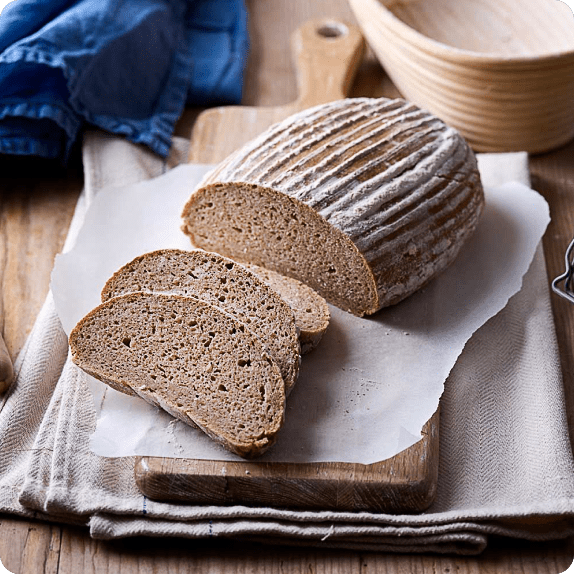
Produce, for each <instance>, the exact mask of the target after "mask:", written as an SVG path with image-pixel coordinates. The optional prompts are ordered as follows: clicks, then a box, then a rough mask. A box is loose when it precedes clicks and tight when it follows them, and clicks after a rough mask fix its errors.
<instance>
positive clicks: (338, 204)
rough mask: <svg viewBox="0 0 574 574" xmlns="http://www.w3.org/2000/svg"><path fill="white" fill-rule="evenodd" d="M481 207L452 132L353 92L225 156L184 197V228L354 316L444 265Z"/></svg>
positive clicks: (464, 153)
mask: <svg viewBox="0 0 574 574" xmlns="http://www.w3.org/2000/svg"><path fill="white" fill-rule="evenodd" d="M483 206H484V193H483V189H482V185H481V181H480V176H479V173H478V168H477V163H476V158H475V156H474V154H473V152H472V150H471V149H470V147H469V146H468V144H467V143H466V142H465V141H464V139H463V138H462V137H461V136H460V135H459V134H458V132H457V131H456V130H454V129H453V128H450V127H449V126H447V125H446V124H444V122H442V121H441V120H439V119H438V118H436V117H435V116H433V115H432V114H430V113H428V112H426V111H423V110H421V109H419V108H418V107H416V106H415V105H413V104H411V103H408V102H406V101H404V100H401V99H397V100H389V99H385V98H380V99H370V98H356V99H347V100H340V101H337V102H332V103H329V104H323V105H321V106H316V107H314V108H311V109H309V110H306V111H304V112H300V113H298V114H295V115H294V116H291V117H290V118H288V119H287V120H284V121H283V122H280V123H278V124H276V125H274V126H272V127H271V128H269V129H268V130H267V131H266V132H264V133H263V134H261V135H260V136H259V137H257V138H255V139H254V140H252V141H251V142H249V143H248V144H246V145H245V146H243V147H242V148H241V149H239V150H238V151H237V152H235V153H234V154H232V155H231V156H229V157H228V158H227V159H226V160H224V161H223V162H222V163H220V164H219V165H218V166H217V167H216V168H215V169H214V170H213V171H212V172H210V173H209V174H208V175H207V176H206V177H205V179H204V181H203V182H202V183H201V184H200V186H199V188H198V189H197V190H196V191H195V192H194V193H193V195H192V196H191V197H190V199H189V201H188V202H187V203H186V205H185V207H184V209H183V212H182V218H183V225H182V230H183V231H184V233H186V234H187V235H188V236H189V237H190V239H191V242H192V244H193V245H195V246H197V247H201V248H203V249H207V250H212V251H217V252H219V253H222V254H224V255H226V256H228V257H231V258H233V259H237V260H239V261H242V262H250V263H254V264H257V265H261V266H263V267H266V268H270V269H273V270H274V271H277V272H279V273H282V274H285V275H288V276H291V277H295V278H297V279H299V280H301V281H303V282H304V283H307V284H308V285H310V286H311V287H312V288H313V289H315V290H316V291H317V292H318V293H319V294H320V295H322V296H323V297H325V298H326V299H327V300H328V301H330V302H331V303H333V304H335V305H337V306H339V307H341V308H342V309H345V310H347V311H351V312H352V313H354V314H356V315H359V316H362V315H365V314H371V313H374V312H376V311H377V310H378V309H380V308H381V307H384V306H387V305H392V304H394V303H397V302H399V301H400V300H402V299H404V298H405V297H407V296H408V295H410V294H411V293H413V292H414V291H416V290H417V289H419V288H420V287H421V286H422V285H424V284H426V283H427V282H428V281H429V280H431V279H432V278H433V277H434V276H435V275H436V274H437V273H439V272H440V271H441V270H443V269H444V268H446V267H447V266H448V265H450V263H452V261H453V260H454V259H455V258H456V256H457V254H458V252H459V250H460V248H461V246H462V245H463V244H464V243H465V241H466V240H467V239H468V238H469V237H470V236H471V234H472V233H473V232H474V229H475V228H476V225H477V223H478V220H479V218H480V215H481V213H482V210H483Z"/></svg>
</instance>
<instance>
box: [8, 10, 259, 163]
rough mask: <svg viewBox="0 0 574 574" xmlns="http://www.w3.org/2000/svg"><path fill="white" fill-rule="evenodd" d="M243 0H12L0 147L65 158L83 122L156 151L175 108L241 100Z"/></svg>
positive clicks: (166, 140) (163, 147) (165, 144)
mask: <svg viewBox="0 0 574 574" xmlns="http://www.w3.org/2000/svg"><path fill="white" fill-rule="evenodd" d="M247 50H248V31H247V12H246V8H245V5H244V1H243V0H15V1H13V2H12V3H10V4H8V5H7V6H6V7H5V8H4V10H3V11H2V13H1V14H0V153H9V154H28V155H38V156H43V157H47V158H57V157H59V158H61V159H62V160H63V161H65V160H66V158H67V157H68V154H69V152H70V148H71V147H72V145H73V143H74V141H75V140H76V139H77V137H78V135H79V133H80V131H81V128H82V126H83V125H84V124H85V122H89V123H90V124H93V125H95V126H98V127H100V128H103V129H105V130H108V131H110V132H113V133H116V134H121V135H124V136H125V137H126V138H127V139H129V140H131V141H133V142H136V143H141V144H145V145H147V146H149V147H150V148H151V149H152V150H154V151H155V152H156V153H158V154H159V155H161V156H166V155H167V153H168V151H169V148H170V144H171V137H172V133H173V129H174V126H175V123H176V121H177V119H178V118H179V117H180V115H181V113H182V111H183V108H184V106H185V105H186V104H187V105H194V106H211V105H220V104H236V103H239V102H240V100H241V92H242V84H243V82H242V80H243V70H244V66H245V61H246V59H247Z"/></svg>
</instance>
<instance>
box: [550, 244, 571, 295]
mask: <svg viewBox="0 0 574 574" xmlns="http://www.w3.org/2000/svg"><path fill="white" fill-rule="evenodd" d="M573 251H574V239H573V240H572V241H571V242H570V245H569V246H568V249H567V250H566V256H565V258H564V261H565V265H566V271H565V272H564V273H563V274H562V275H559V276H558V277H556V279H554V281H552V291H554V293H556V294H557V295H560V297H563V298H564V299H567V300H568V301H570V303H574V289H573V284H572V282H573V281H574V261H573V260H572V252H573ZM562 282H564V286H563V287H562V288H561V287H559V284H560V283H562Z"/></svg>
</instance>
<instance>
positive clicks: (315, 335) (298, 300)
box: [243, 263, 331, 355]
mask: <svg viewBox="0 0 574 574" xmlns="http://www.w3.org/2000/svg"><path fill="white" fill-rule="evenodd" d="M243 265H244V267H245V268H246V269H247V270H248V271H251V272H252V273H253V274H255V275H257V277H259V279H261V280H262V281H263V282H264V283H266V284H267V285H269V287H271V289H273V290H274V291H276V292H277V293H278V294H279V295H280V296H281V298H282V299H283V300H284V301H285V302H286V303H287V305H289V307H291V309H293V313H294V314H295V323H296V324H297V327H298V328H299V343H300V345H301V354H302V355H305V354H307V353H309V352H311V351H312V350H313V349H315V348H316V347H317V345H318V344H319V343H320V341H321V339H322V338H323V335H324V334H325V332H326V331H327V327H329V321H330V319H331V314H330V312H329V306H328V305H327V301H325V299H323V297H321V295H319V293H317V292H316V291H314V290H313V289H311V287H309V286H308V285H305V283H301V281H297V279H293V278H291V277H286V276H285V275H281V274H279V273H277V272H276V271H271V270H270V269H265V268H263V267H259V265H253V264H251V263H244V264H243Z"/></svg>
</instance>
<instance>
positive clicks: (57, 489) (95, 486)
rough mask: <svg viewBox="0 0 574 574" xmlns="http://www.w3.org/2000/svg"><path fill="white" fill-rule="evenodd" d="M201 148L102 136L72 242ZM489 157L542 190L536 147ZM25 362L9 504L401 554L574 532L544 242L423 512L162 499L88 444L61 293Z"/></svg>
mask: <svg viewBox="0 0 574 574" xmlns="http://www.w3.org/2000/svg"><path fill="white" fill-rule="evenodd" d="M186 146H187V142H186V141H183V140H180V139H176V140H175V141H174V146H173V148H172V152H171V154H170V156H169V157H168V158H167V159H166V160H161V159H160V158H158V157H157V156H155V155H154V154H152V153H151V152H149V150H147V149H145V148H143V147H141V146H135V145H133V144H130V143H128V142H126V141H124V140H122V139H120V138H117V137H114V136H110V135H107V134H104V133H101V132H91V133H88V134H87V136H86V139H85V142H84V148H83V149H84V168H85V190H84V192H83V194H82V196H81V197H80V200H79V203H78V208H77V210H76V215H75V217H74V220H73V222H72V227H71V230H70V234H69V238H68V243H67V245H68V246H69V245H70V244H71V242H72V240H73V237H74V233H75V232H76V230H77V229H78V226H79V225H80V222H81V218H82V214H83V212H84V210H85V208H86V206H87V205H89V203H90V201H91V200H92V199H93V197H94V195H95V194H96V193H97V192H98V190H100V189H101V188H103V187H106V186H109V185H117V186H121V185H125V184H129V183H134V182H136V181H140V180H142V179H145V178H150V177H153V176H156V175H159V174H161V173H164V172H165V171H166V170H167V169H170V168H171V167H174V166H175V165H177V164H178V163H179V162H181V161H185V158H186V157H187V149H186ZM479 161H480V166H481V173H482V175H483V180H484V181H485V183H486V184H487V185H495V184H497V183H503V182H504V181H505V180H518V181H522V182H523V183H528V170H527V156H526V154H504V155H501V156H497V155H482V156H480V158H479ZM118 191H119V190H118ZM477 272H479V270H477ZM16 370H17V372H18V379H17V381H16V384H14V385H13V386H12V388H11V390H10V391H9V395H8V396H6V397H4V399H3V401H2V402H0V511H1V512H9V513H13V514H20V515H23V516H28V517H36V518H42V519H46V520H55V521H60V522H67V523H74V524H85V525H86V526H87V527H88V528H89V531H90V534H91V536H93V537H95V538H104V539H107V538H118V537H127V536H134V535H149V536H182V537H190V538H201V537H235V538H243V539H248V540H252V541H261V542H266V543H269V542H271V543H281V544H293V545H315V546H319V547H324V548H348V549H359V550H380V551H400V552H441V553H458V554H476V553H479V552H481V551H482V550H483V549H484V548H485V547H486V545H487V543H488V538H489V536H490V535H493V534H496V535H503V536H510V537H516V538H525V539H529V540H548V539H555V538H560V537H565V536H570V535H574V515H573V512H574V463H573V458H572V452H571V448H570V442H569V437H568V431H567V422H566V413H565V403H564V396H563V388H562V379H561V373H560V364H559V357H558V354H557V345H556V339H555V333H554V325H553V321H552V313H551V306H550V295H549V289H548V285H547V279H546V272H545V263H544V257H543V252H542V250H541V248H539V249H538V252H537V254H536V257H535V259H534V261H533V262H532V265H531V268H530V270H529V271H528V273H527V274H526V276H525V278H524V284H523V288H522V290H521V291H520V292H519V293H518V294H516V295H515V296H514V297H513V298H512V299H511V300H510V301H509V303H508V305H507V306H506V307H505V309H504V310H503V311H501V312H500V313H499V314H498V315H496V316H495V317H493V318H492V319H491V320H490V321H488V323H486V324H485V325H484V326H483V327H482V328H481V329H479V330H478V331H477V332H476V333H475V334H474V335H473V336H472V338H471V339H470V340H469V341H468V343H467V345H466V347H465V349H464V351H463V353H462V354H461V356H460V357H459V360H458V361H457V363H456V365H455V367H454V369H453V370H452V372H451V374H450V376H449V378H448V380H447V381H446V384H445V391H444V395H443V397H442V399H441V416H440V461H439V482H438V490H437V496H436V500H435V502H434V503H433V505H432V506H431V508H429V509H428V511H426V512H425V513H422V514H417V515H389V514H377V513H368V512H360V513H353V512H332V511H290V510H282V509H275V508H248V507H244V506H231V507H216V506H193V505H179V504H167V503H161V502H155V501H152V500H148V499H147V498H146V497H144V496H143V495H141V493H140V492H139V491H138V489H137V487H136V485H135V481H134V477H133V465H134V458H132V457H128V458H102V457H98V456H96V455H94V454H93V453H91V452H90V450H89V434H90V432H91V431H92V430H93V429H94V426H95V422H96V421H95V411H94V407H93V404H92V400H91V397H90V395H89V390H88V388H87V385H86V381H85V378H84V375H83V373H82V372H81V371H80V370H79V369H77V368H76V367H75V366H74V365H73V364H72V363H71V361H70V360H69V357H68V347H67V340H66V337H65V335H64V333H63V331H62V329H61V326H60V325H59V321H58V318H57V316H56V314H55V310H54V304H53V301H52V298H51V296H50V295H49V296H48V297H47V300H46V302H45V304H44V306H43V308H42V310H41V312H40V314H39V316H38V319H37V321H36V323H35V325H34V329H33V331H32V333H31V335H30V337H29V338H28V340H27V343H26V346H25V348H24V349H23V351H22V353H21V354H20V356H19V357H18V359H17V361H16Z"/></svg>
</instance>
